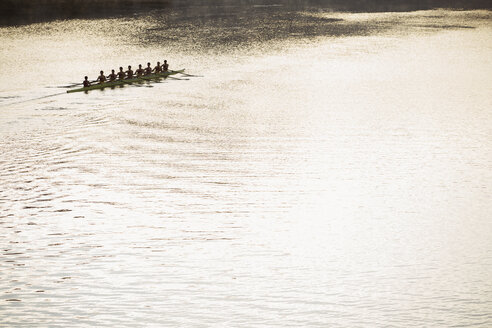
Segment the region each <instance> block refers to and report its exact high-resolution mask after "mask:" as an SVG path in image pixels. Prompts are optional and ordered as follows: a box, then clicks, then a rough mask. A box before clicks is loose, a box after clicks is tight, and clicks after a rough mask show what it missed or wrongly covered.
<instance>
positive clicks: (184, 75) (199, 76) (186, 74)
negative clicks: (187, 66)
mask: <svg viewBox="0 0 492 328" xmlns="http://www.w3.org/2000/svg"><path fill="white" fill-rule="evenodd" d="M171 72H176V73H178V74H182V75H184V76H191V77H203V75H191V74H186V73H183V72H177V71H171Z"/></svg>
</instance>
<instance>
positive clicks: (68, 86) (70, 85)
mask: <svg viewBox="0 0 492 328" xmlns="http://www.w3.org/2000/svg"><path fill="white" fill-rule="evenodd" d="M94 82H97V80H94V81H89V83H94ZM82 84H84V82H82V83H74V84H69V85H63V86H60V87H56V88H71V87H76V86H78V85H82Z"/></svg>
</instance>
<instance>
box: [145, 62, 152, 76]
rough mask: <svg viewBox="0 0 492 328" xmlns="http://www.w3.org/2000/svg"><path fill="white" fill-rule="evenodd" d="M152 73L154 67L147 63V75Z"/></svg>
mask: <svg viewBox="0 0 492 328" xmlns="http://www.w3.org/2000/svg"><path fill="white" fill-rule="evenodd" d="M151 73H152V67H150V63H147V67H145V75H150V74H151Z"/></svg>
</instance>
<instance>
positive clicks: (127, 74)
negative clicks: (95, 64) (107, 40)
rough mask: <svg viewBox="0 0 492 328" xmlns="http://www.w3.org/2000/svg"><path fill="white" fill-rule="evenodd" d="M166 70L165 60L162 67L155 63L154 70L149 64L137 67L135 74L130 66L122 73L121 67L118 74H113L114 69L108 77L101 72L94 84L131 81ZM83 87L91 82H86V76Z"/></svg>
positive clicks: (167, 66) (167, 68) (167, 67)
mask: <svg viewBox="0 0 492 328" xmlns="http://www.w3.org/2000/svg"><path fill="white" fill-rule="evenodd" d="M168 70H169V65H168V63H167V60H164V64H162V65H161V63H160V62H157V66H155V67H154V68H152V67H151V66H150V63H147V67H146V68H142V65H138V69H136V70H135V73H134V72H133V70H132V67H131V66H128V70H126V71H123V67H120V71H119V72H118V73H115V72H114V69H112V70H111V74H109V75H108V76H106V75H104V72H103V71H101V72H100V75H99V76H98V77H97V80H96V81H95V82H98V83H99V84H102V83H104V82H106V81H109V82H113V81H116V79H118V80H128V79H133V78H134V77H141V76H144V75H150V74H152V73H161V72H167V71H168ZM83 85H84V87H89V86H90V85H91V81H89V80H88V77H87V76H86V77H85V78H84V82H83Z"/></svg>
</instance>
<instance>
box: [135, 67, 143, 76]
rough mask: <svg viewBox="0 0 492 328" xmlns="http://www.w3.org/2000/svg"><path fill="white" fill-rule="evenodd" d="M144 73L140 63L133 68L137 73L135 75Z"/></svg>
mask: <svg viewBox="0 0 492 328" xmlns="http://www.w3.org/2000/svg"><path fill="white" fill-rule="evenodd" d="M143 73H144V70H143V68H142V65H138V68H137V69H136V70H135V74H137V77H139V76H142V75H143Z"/></svg>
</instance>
